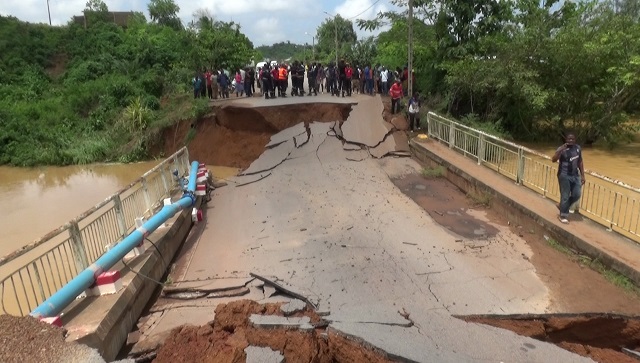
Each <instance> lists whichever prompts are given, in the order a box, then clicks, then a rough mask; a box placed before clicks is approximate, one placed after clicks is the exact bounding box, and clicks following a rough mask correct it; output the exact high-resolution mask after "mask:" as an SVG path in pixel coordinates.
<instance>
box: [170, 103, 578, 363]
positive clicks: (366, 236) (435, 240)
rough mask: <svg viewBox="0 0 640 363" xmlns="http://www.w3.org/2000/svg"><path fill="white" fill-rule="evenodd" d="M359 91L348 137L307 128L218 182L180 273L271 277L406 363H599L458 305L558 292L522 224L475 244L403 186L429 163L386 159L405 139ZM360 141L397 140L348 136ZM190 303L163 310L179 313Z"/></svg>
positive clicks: (525, 307)
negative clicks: (521, 232)
mask: <svg viewBox="0 0 640 363" xmlns="http://www.w3.org/2000/svg"><path fill="white" fill-rule="evenodd" d="M359 99H361V100H362V101H361V102H360V103H359V104H358V105H357V106H355V108H354V111H353V112H352V114H351V116H350V118H349V120H348V121H346V123H345V124H344V125H343V127H342V130H341V131H342V137H343V138H344V139H346V140H349V139H350V137H351V136H353V140H355V141H354V143H353V144H343V142H342V141H341V140H340V139H339V138H338V137H337V136H336V134H337V133H339V132H340V131H336V129H335V126H336V125H335V124H327V123H324V124H323V123H310V124H309V126H308V128H306V129H305V128H304V127H300V126H298V128H297V129H296V130H293V131H289V133H288V134H287V135H288V136H286V137H284V140H279V141H275V142H274V143H273V144H274V145H275V146H273V147H272V148H270V149H268V150H267V152H265V154H264V155H263V157H261V158H260V159H258V160H256V162H255V163H254V164H252V165H251V167H249V169H247V170H246V171H245V172H244V173H243V174H244V176H241V177H238V178H237V181H236V182H237V183H240V184H243V185H242V186H234V185H229V186H227V187H224V188H220V189H216V190H215V192H214V194H213V200H212V202H210V203H209V204H208V206H206V208H207V211H206V219H205V221H203V222H201V224H200V225H198V226H197V227H196V228H199V229H200V231H201V235H199V236H198V237H197V239H198V240H197V241H196V242H195V244H194V246H193V247H192V251H191V252H190V253H187V254H184V255H183V256H182V259H181V260H180V261H178V263H177V264H178V265H180V266H181V267H180V269H181V271H183V273H182V274H181V276H180V277H179V279H180V280H181V281H198V280H200V281H211V280H215V279H228V280H230V281H236V285H237V284H238V283H237V282H238V281H240V282H241V285H242V284H244V283H245V282H246V281H248V280H246V279H247V278H249V277H250V273H255V274H259V275H261V276H270V277H273V278H274V280H275V279H277V280H278V281H279V282H282V283H286V284H287V286H289V288H290V289H291V290H293V291H296V292H298V293H299V294H301V295H304V296H306V297H307V298H308V299H309V300H310V301H312V302H313V303H314V304H316V305H317V306H318V311H319V312H322V313H328V315H326V316H325V319H326V320H327V321H329V322H330V327H331V328H332V329H337V330H339V331H341V332H343V333H345V334H347V335H351V336H357V337H359V338H361V339H363V340H365V341H366V342H368V343H370V344H373V345H374V346H376V347H378V348H380V349H382V350H384V351H386V352H387V353H389V354H390V355H392V356H396V357H403V358H404V359H406V360H409V361H419V362H478V361H487V362H551V361H554V362H589V361H590V360H589V359H586V358H583V357H580V356H578V355H575V354H573V353H570V352H568V351H565V350H563V349H561V348H559V347H556V346H555V345H552V344H547V343H543V342H540V341H537V340H534V339H531V338H527V337H522V336H518V335H516V334H515V333H512V332H510V331H506V330H501V329H497V328H494V327H490V326H485V325H478V324H474V323H467V322H464V321H462V320H459V319H457V318H455V317H453V316H452V315H463V314H515V313H544V312H546V310H547V307H548V306H549V296H548V290H547V288H546V287H545V286H544V284H543V283H542V282H541V281H540V279H539V278H538V277H537V276H536V274H535V270H534V267H533V265H531V263H530V262H529V259H528V258H525V257H530V256H531V250H530V249H529V248H528V247H527V246H526V244H525V242H524V241H523V240H521V239H520V238H519V237H518V236H517V235H514V234H512V233H510V232H509V231H508V230H505V229H504V228H502V229H500V227H496V228H498V230H499V231H498V233H497V234H496V235H495V236H493V237H491V243H488V244H486V246H484V245H483V246H484V247H482V248H479V249H475V248H466V247H467V244H463V243H460V242H459V241H460V240H459V238H460V237H459V236H456V235H454V234H452V233H451V232H449V231H448V230H446V228H444V227H442V226H440V225H438V224H437V223H435V222H434V221H433V220H432V219H431V217H430V216H429V215H428V213H427V212H425V211H424V210H423V209H422V208H421V207H419V206H418V205H417V204H416V203H415V202H413V201H412V200H411V199H410V198H409V197H407V196H406V195H404V194H403V193H402V192H401V191H400V190H399V189H398V188H397V187H395V186H394V184H393V183H392V182H391V181H390V178H398V177H402V176H403V175H408V174H411V173H416V172H419V170H420V169H421V168H420V166H419V165H418V164H417V163H416V162H414V161H413V160H411V159H409V158H397V157H384V158H380V157H381V155H393V153H391V154H390V153H389V151H395V150H399V149H400V148H399V147H396V146H395V145H393V140H394V138H389V137H386V138H385V135H387V133H388V131H389V129H388V128H386V129H385V127H386V126H384V125H383V121H382V116H381V106H380V107H377V106H375V104H374V103H376V102H377V103H379V102H380V100H379V98H369V97H361V98H359ZM354 115H355V116H354ZM376 123H378V124H379V125H376ZM347 125H348V126H347ZM276 136H277V135H276ZM276 136H274V138H276ZM281 136H282V135H280V136H279V137H281ZM302 136H304V137H303V139H302V140H299V138H300V137H302ZM373 137H376V138H378V140H372V138H373ZM294 138H297V139H298V140H296V141H293V139H294ZM387 140H390V141H389V144H388V145H387ZM361 144H364V145H369V146H376V145H377V146H376V148H377V147H380V146H383V145H387V146H384V147H386V148H387V150H388V151H387V152H380V151H379V150H378V151H377V152H371V150H372V149H375V148H370V149H368V150H367V148H365V149H364V150H363V149H362V147H360V148H353V147H351V146H353V145H361ZM345 145H350V146H349V147H345ZM402 146H403V145H402ZM363 151H364V153H363ZM367 151H368V152H367ZM265 155H267V156H265ZM354 160H357V161H354ZM266 174H269V176H268V177H264V175H266ZM247 178H255V179H256V180H255V182H249V183H248V181H249V179H247ZM257 179H260V180H257ZM231 184H233V183H231ZM479 218H482V216H479ZM456 240H457V241H456ZM177 286H180V282H179V281H178V283H177ZM260 298H261V299H263V300H261V302H270V301H271V300H270V299H272V298H264V297H260ZM185 309H187V308H186V307H185V308H184V309H180V308H178V307H176V308H175V309H173V310H166V311H164V314H165V315H169V314H174V319H178V320H179V319H182V318H184V315H182V314H184V313H185V311H186V310H185ZM188 309H191V310H189V311H190V314H191V316H199V318H200V321H201V323H205V322H206V321H207V320H210V319H211V314H212V310H213V309H212V307H211V304H207V303H202V304H198V303H191V305H189V306H188ZM199 309H200V310H199ZM198 314H200V315H201V316H200V315H198ZM192 320H195V319H192ZM184 322H188V321H184ZM190 322H193V321H190Z"/></svg>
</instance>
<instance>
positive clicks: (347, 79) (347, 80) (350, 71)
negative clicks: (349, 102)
mask: <svg viewBox="0 0 640 363" xmlns="http://www.w3.org/2000/svg"><path fill="white" fill-rule="evenodd" d="M344 75H345V80H344V86H343V88H342V92H343V94H344V90H345V88H346V90H347V96H349V97H351V78H353V68H351V64H349V63H347V66H346V67H345V69H344Z"/></svg>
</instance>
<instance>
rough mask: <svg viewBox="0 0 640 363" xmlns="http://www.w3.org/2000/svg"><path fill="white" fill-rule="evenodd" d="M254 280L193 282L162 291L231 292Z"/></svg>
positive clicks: (226, 279)
mask: <svg viewBox="0 0 640 363" xmlns="http://www.w3.org/2000/svg"><path fill="white" fill-rule="evenodd" d="M252 280H254V278H253V277H249V276H247V277H243V278H221V279H209V280H195V281H185V282H177V283H174V284H173V285H170V286H165V287H164V288H163V289H162V291H164V292H165V293H173V292H182V291H204V292H215V291H224V290H233V289H238V288H241V287H245V286H246V285H247V283H249V282H250V281H252Z"/></svg>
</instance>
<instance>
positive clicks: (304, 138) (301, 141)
mask: <svg viewBox="0 0 640 363" xmlns="http://www.w3.org/2000/svg"><path fill="white" fill-rule="evenodd" d="M310 137H311V132H306V131H305V132H304V133H303V134H300V135H296V136H295V137H294V138H293V143H294V144H295V145H296V147H297V148H300V147H303V146H304V145H305V144H306V143H308V142H309V138H310Z"/></svg>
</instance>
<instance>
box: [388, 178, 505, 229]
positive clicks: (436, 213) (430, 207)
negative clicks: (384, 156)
mask: <svg viewBox="0 0 640 363" xmlns="http://www.w3.org/2000/svg"><path fill="white" fill-rule="evenodd" d="M392 181H393V183H394V184H395V185H396V186H397V187H398V188H399V189H400V190H401V191H402V192H403V193H404V194H406V195H407V196H408V197H409V198H411V199H413V201H414V202H416V204H418V205H419V206H421V207H422V208H423V209H424V210H425V211H427V212H428V213H429V215H430V216H431V218H433V219H434V220H435V221H436V222H438V224H440V225H441V226H443V227H446V228H447V229H449V230H450V231H451V232H453V233H455V234H457V235H459V236H462V237H464V238H468V239H487V238H491V237H494V236H496V235H497V234H498V232H499V230H498V229H497V228H496V227H494V226H492V225H490V224H489V223H487V222H485V221H482V220H480V219H478V218H476V217H474V216H473V215H471V214H469V213H468V211H469V209H468V205H469V201H468V200H467V199H466V198H465V196H464V195H463V193H461V192H460V190H459V189H457V188H456V187H455V186H453V185H452V184H451V183H449V181H447V180H446V179H445V178H424V177H423V176H421V175H418V174H409V175H406V176H404V177H403V178H401V179H394V180H392Z"/></svg>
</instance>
